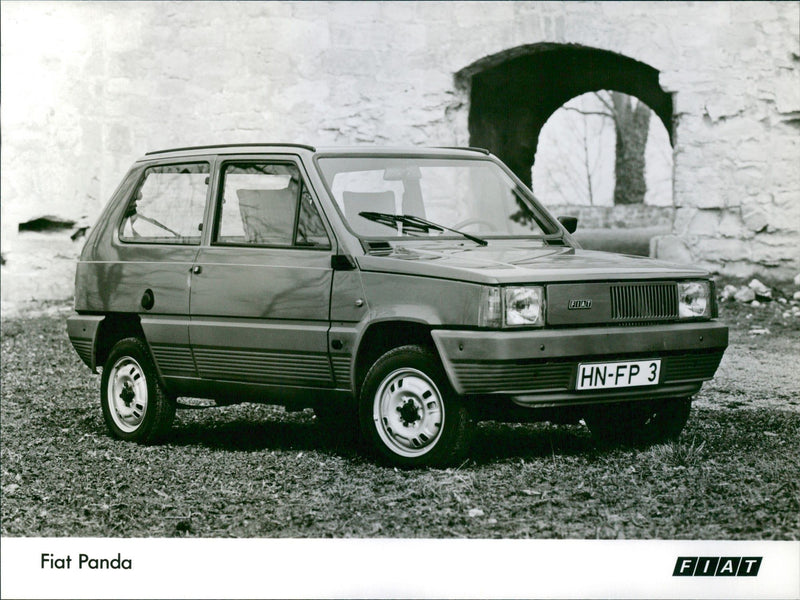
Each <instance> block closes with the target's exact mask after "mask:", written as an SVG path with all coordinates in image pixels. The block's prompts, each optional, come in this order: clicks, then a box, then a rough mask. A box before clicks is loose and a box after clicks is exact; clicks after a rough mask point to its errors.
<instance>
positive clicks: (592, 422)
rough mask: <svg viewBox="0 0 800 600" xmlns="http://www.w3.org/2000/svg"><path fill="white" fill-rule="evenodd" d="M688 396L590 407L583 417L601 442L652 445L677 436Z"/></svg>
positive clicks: (684, 418) (685, 415)
mask: <svg viewBox="0 0 800 600" xmlns="http://www.w3.org/2000/svg"><path fill="white" fill-rule="evenodd" d="M691 407H692V399H691V398H668V399H663V400H653V401H641V402H636V401H634V402H627V403H621V404H615V405H607V406H599V407H596V408H593V409H592V410H591V411H590V412H589V413H588V414H587V415H586V417H585V420H586V425H587V426H588V427H589V430H590V431H591V432H592V435H593V436H594V437H595V439H596V440H597V441H599V442H601V443H603V444H614V445H616V444H620V443H634V444H653V443H658V442H664V441H667V440H671V439H676V438H677V437H678V436H679V435H680V433H681V431H683V428H684V426H685V425H686V422H687V421H688V419H689V412H690V411H691Z"/></svg>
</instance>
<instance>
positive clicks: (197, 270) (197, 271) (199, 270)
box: [192, 265, 203, 275]
mask: <svg viewBox="0 0 800 600" xmlns="http://www.w3.org/2000/svg"><path fill="white" fill-rule="evenodd" d="M202 272H203V267H201V266H200V265H195V266H193V267H192V273H194V274H195V275H200V273H202Z"/></svg>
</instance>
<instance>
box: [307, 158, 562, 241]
mask: <svg viewBox="0 0 800 600" xmlns="http://www.w3.org/2000/svg"><path fill="white" fill-rule="evenodd" d="M319 166H320V170H321V171H322V176H323V178H324V179H325V183H326V184H327V186H328V189H329V190H330V191H331V193H332V195H333V197H334V199H335V201H336V203H337V204H338V206H339V209H340V211H341V213H342V214H343V215H344V217H345V219H346V220H347V222H348V224H349V225H350V227H351V228H352V230H353V231H354V232H355V233H356V234H358V235H359V236H362V237H370V238H376V237H377V238H398V237H401V238H410V237H424V238H431V237H439V236H450V237H454V236H455V237H457V236H458V234H459V233H463V234H470V235H471V236H473V237H478V238H492V237H530V236H543V235H546V234H549V233H555V232H556V231H555V229H553V231H550V230H549V227H548V226H547V225H546V222H545V221H544V220H543V219H542V217H541V216H540V213H539V212H538V211H537V212H534V210H535V209H534V208H533V206H532V205H531V202H530V200H529V199H528V198H527V196H526V195H525V193H524V191H523V190H522V189H521V188H520V187H519V186H518V185H517V184H516V183H515V182H514V180H513V179H511V177H509V176H508V175H507V174H506V173H505V172H504V171H503V169H501V168H500V167H499V166H498V165H497V164H495V163H494V162H492V161H489V160H471V159H440V158H424V157H411V158H408V157H405V158H398V157H327V158H321V159H319ZM423 222H427V223H428V226H424V225H421V223H423ZM433 225H435V226H433ZM546 227H547V228H548V229H547V230H545V228H546ZM550 227H552V226H550ZM468 237H469V236H468ZM479 241H481V240H479Z"/></svg>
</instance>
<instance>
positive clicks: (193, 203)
mask: <svg viewBox="0 0 800 600" xmlns="http://www.w3.org/2000/svg"><path fill="white" fill-rule="evenodd" d="M208 173H209V167H208V164H206V163H196V164H181V165H162V166H158V167H149V168H148V169H146V170H145V172H144V179H143V180H142V183H141V184H140V185H139V187H138V188H137V189H136V193H134V195H133V197H132V198H131V201H130V202H129V203H128V206H127V208H126V210H125V215H124V217H123V220H122V224H121V225H120V235H119V237H120V239H121V240H123V241H125V242H138V243H151V244H193V245H196V244H200V235H201V230H202V229H203V213H204V212H205V206H206V197H207V194H208Z"/></svg>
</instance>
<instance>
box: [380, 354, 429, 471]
mask: <svg viewBox="0 0 800 600" xmlns="http://www.w3.org/2000/svg"><path fill="white" fill-rule="evenodd" d="M372 418H373V420H374V422H375V428H376V430H377V432H378V435H379V436H380V438H381V440H382V441H383V443H384V444H386V446H387V447H388V448H389V449H390V450H392V451H393V452H395V453H396V454H399V455H401V456H409V457H413V456H421V455H423V454H425V453H426V452H429V451H430V450H431V449H432V448H433V447H434V446H435V445H436V442H437V440H438V439H439V436H440V435H441V433H442V426H443V425H444V402H443V401H442V395H441V393H440V392H439V389H438V388H437V387H436V384H435V383H434V382H433V381H432V380H431V379H430V378H429V377H428V376H427V375H425V374H424V373H423V372H421V371H417V370H416V369H411V368H405V369H398V370H396V371H393V372H392V373H390V374H389V375H388V376H387V377H386V378H385V379H384V380H383V381H382V382H381V385H380V386H379V387H378V391H377V392H376V393H375V399H374V402H373V410H372Z"/></svg>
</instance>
